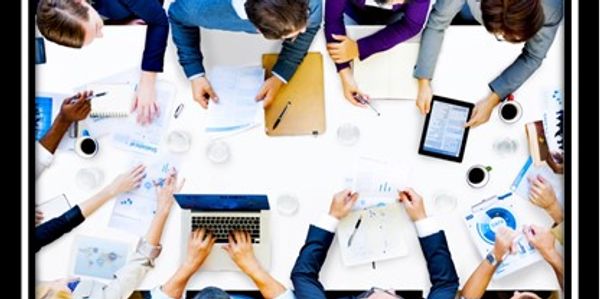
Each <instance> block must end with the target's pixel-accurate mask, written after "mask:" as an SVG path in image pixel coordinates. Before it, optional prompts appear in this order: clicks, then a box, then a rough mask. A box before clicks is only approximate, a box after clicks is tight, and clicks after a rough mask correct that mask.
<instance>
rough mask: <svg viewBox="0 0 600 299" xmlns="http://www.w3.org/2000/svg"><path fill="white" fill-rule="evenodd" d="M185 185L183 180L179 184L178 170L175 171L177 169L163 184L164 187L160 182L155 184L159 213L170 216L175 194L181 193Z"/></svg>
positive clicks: (157, 210) (172, 171)
mask: <svg viewBox="0 0 600 299" xmlns="http://www.w3.org/2000/svg"><path fill="white" fill-rule="evenodd" d="M184 183H185V179H182V180H181V181H180V182H179V183H177V170H175V168H173V169H171V171H170V172H169V174H168V175H167V177H166V178H165V181H164V182H163V183H162V186H161V184H159V183H158V182H154V187H155V188H156V199H157V204H156V212H157V213H166V214H168V213H169V211H171V206H173V202H174V201H175V198H174V197H173V193H177V192H179V191H181V188H183V184H184Z"/></svg>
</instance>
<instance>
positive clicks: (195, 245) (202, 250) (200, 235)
mask: <svg viewBox="0 0 600 299" xmlns="http://www.w3.org/2000/svg"><path fill="white" fill-rule="evenodd" d="M216 240H217V239H216V238H215V237H214V236H213V235H212V233H211V232H209V231H207V230H206V229H204V228H199V229H196V230H194V231H193V232H192V235H191V236H190V238H189V241H188V251H187V258H186V261H185V266H187V267H189V268H190V269H191V270H192V271H193V272H196V271H197V270H198V269H199V268H200V266H202V263H204V260H206V257H208V255H209V254H210V252H211V250H212V247H213V245H215V241H216Z"/></svg>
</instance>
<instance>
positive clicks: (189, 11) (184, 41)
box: [169, 0, 322, 81]
mask: <svg viewBox="0 0 600 299" xmlns="http://www.w3.org/2000/svg"><path fill="white" fill-rule="evenodd" d="M308 7H309V16H308V24H307V29H306V32H304V33H302V34H300V35H298V37H297V38H296V40H295V41H293V42H291V41H284V42H283V46H282V49H281V52H280V53H279V58H278V60H277V63H275V66H274V67H273V73H275V74H277V75H278V77H280V78H282V79H283V80H284V81H289V80H290V79H291V78H292V76H293V75H294V73H295V72H296V69H297V68H298V65H300V63H301V62H302V60H303V59H304V56H306V53H307V52H308V48H309V47H310V44H311V43H312V40H313V38H314V37H315V34H316V33H317V31H318V30H319V27H320V26H321V19H322V12H321V10H322V4H321V0H309V3H308ZM169 20H170V21H171V25H172V34H173V42H174V43H175V45H176V46H177V54H178V56H179V63H180V64H181V66H182V67H183V71H184V72H185V75H186V76H187V77H188V78H190V77H193V76H196V75H199V74H204V72H205V70H204V65H203V63H202V59H203V56H202V52H201V51H200V28H199V27H203V28H206V29H218V30H224V31H236V32H247V33H252V34H258V33H259V32H258V30H257V29H256V27H255V26H254V24H252V22H250V21H249V20H247V19H243V18H241V17H240V16H239V15H238V14H237V13H236V11H235V9H234V8H233V5H232V3H231V0H221V1H214V0H176V1H175V2H173V3H172V4H171V6H170V7H169Z"/></svg>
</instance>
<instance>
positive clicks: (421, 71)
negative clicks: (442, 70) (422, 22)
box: [413, 0, 466, 79]
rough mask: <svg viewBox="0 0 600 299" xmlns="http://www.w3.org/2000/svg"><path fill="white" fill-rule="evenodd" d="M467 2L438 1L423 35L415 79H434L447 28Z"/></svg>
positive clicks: (414, 73) (414, 74)
mask: <svg viewBox="0 0 600 299" xmlns="http://www.w3.org/2000/svg"><path fill="white" fill-rule="evenodd" d="M465 2H466V1H464V0H460V1H457V0H437V1H436V2H435V4H434V5H433V9H432V10H431V13H430V14H429V19H428V20H427V25H426V26H425V30H423V34H422V35H421V43H420V44H419V56H418V57H417V63H416V66H415V70H414V72H413V76H414V77H415V78H427V79H431V78H433V73H434V71H435V65H436V64H437V60H438V57H439V54H440V50H441V48H442V42H443V40H444V33H445V31H446V28H448V27H449V26H450V23H451V22H452V19H453V18H454V16H456V14H458V13H459V12H460V10H461V9H462V7H463V6H464V4H465Z"/></svg>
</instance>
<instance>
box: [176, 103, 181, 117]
mask: <svg viewBox="0 0 600 299" xmlns="http://www.w3.org/2000/svg"><path fill="white" fill-rule="evenodd" d="M182 111H183V103H181V104H179V106H177V108H176V109H175V115H174V116H175V118H178V117H179V115H180V114H181V112H182Z"/></svg>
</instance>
